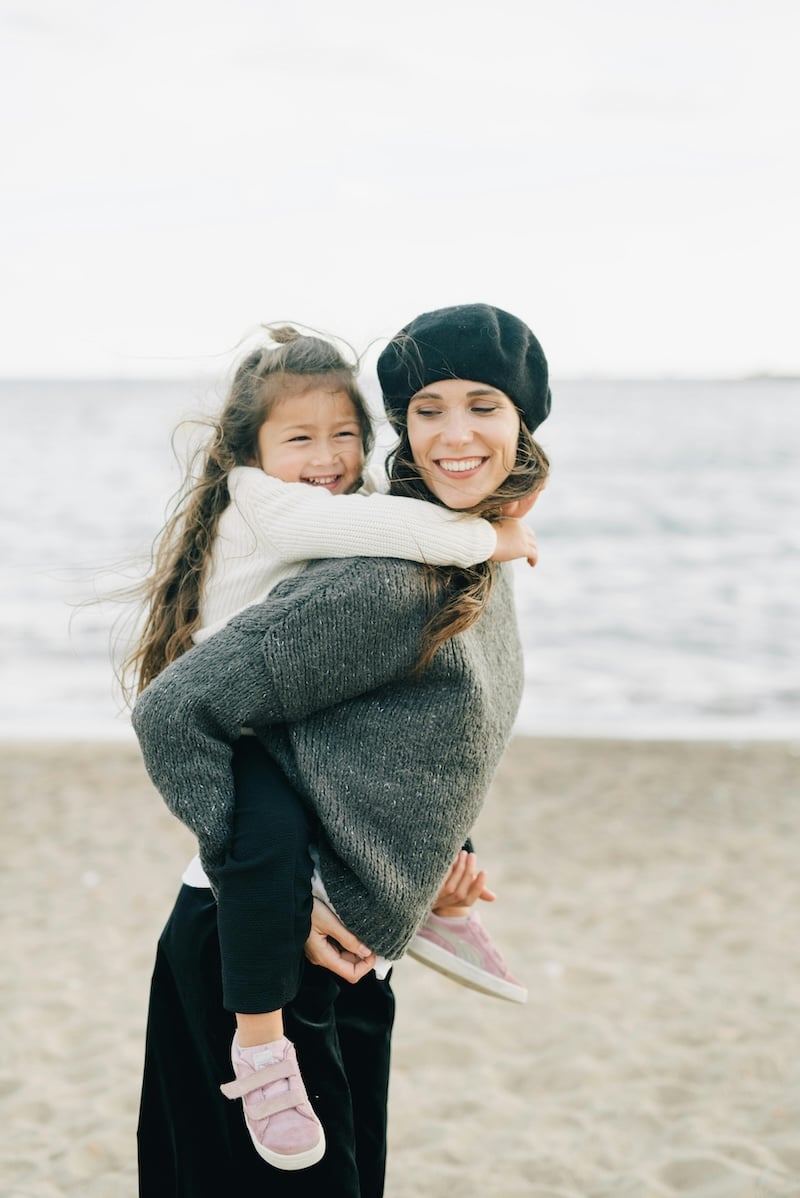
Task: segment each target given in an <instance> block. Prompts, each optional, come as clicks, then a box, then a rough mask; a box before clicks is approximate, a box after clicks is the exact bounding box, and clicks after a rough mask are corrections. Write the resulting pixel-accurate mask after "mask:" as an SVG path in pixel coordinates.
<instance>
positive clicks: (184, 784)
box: [133, 558, 522, 958]
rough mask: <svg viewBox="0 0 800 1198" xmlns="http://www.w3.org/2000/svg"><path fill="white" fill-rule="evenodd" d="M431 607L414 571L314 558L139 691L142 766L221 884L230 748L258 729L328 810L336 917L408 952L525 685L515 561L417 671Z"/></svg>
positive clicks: (326, 871) (303, 789)
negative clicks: (513, 583) (469, 620)
mask: <svg viewBox="0 0 800 1198" xmlns="http://www.w3.org/2000/svg"><path fill="white" fill-rule="evenodd" d="M430 614H431V608H430V601H429V600H428V599H427V598H426V589H425V587H424V584H423V568H422V567H421V566H419V565H417V564H416V563H414V562H406V561H397V560H394V559H378V558H351V559H344V560H337V561H322V562H317V563H315V564H313V565H312V566H310V567H309V568H308V569H307V570H306V571H305V572H304V573H303V574H301V575H300V576H298V577H297V578H293V579H290V580H288V581H286V582H284V583H281V585H280V586H279V587H277V588H276V589H275V590H274V591H273V592H272V594H271V595H270V598H269V600H268V601H267V602H266V603H263V604H258V605H256V606H254V607H250V608H248V609H247V610H246V611H244V612H242V613H241V614H240V615H238V616H236V617H235V618H234V619H233V620H232V621H231V622H230V623H229V624H228V625H227V626H226V627H225V628H223V629H222V630H221V631H220V632H217V633H215V635H214V636H212V637H211V638H210V639H209V640H207V641H205V642H204V643H203V644H201V645H197V646H195V648H193V649H191V650H190V651H189V652H188V653H186V654H185V655H184V656H183V657H181V658H180V659H179V660H178V661H176V662H174V663H173V664H172V665H171V666H168V667H167V669H166V670H164V671H163V673H162V674H160V675H159V677H158V678H156V679H155V681H154V682H152V683H151V684H150V685H149V686H148V687H147V689H146V690H145V691H143V692H142V694H141V696H140V697H139V699H138V701H137V703H136V706H135V709H134V712H133V725H134V728H135V730H136V733H137V735H138V737H139V742H140V744H141V748H142V753H143V755H144V761H145V765H146V767H147V770H148V772H149V774H150V777H151V778H152V780H153V782H154V783H155V785H156V787H157V788H158V790H159V791H160V792H161V794H162V796H163V797H164V799H165V801H166V803H167V805H168V806H169V808H170V810H171V811H172V812H173V813H174V814H175V815H176V816H178V818H179V819H181V820H182V821H183V822H184V823H186V824H187V825H188V826H189V827H190V828H191V829H192V831H193V832H194V833H195V834H196V835H197V838H198V842H199V846H200V856H201V860H202V862H203V866H204V868H205V869H206V872H207V873H208V874H209V877H210V878H211V880H212V884H213V881H214V871H215V866H217V865H218V864H219V863H220V862H221V860H222V859H223V858H224V855H225V852H226V849H227V847H228V845H229V842H230V837H231V828H232V813H233V805H234V790H233V779H232V774H231V769H230V760H231V745H232V743H233V742H234V741H235V740H236V739H237V738H238V736H239V735H240V730H241V728H242V727H250V728H253V729H254V730H255V731H256V734H257V735H258V736H259V738H260V740H261V741H262V743H263V744H264V745H265V747H266V748H267V750H268V751H269V753H270V754H271V755H272V756H273V758H274V759H275V760H276V761H277V762H278V764H279V765H280V766H281V768H282V769H283V770H284V772H285V774H286V776H287V777H288V779H289V780H290V782H291V783H292V784H293V785H294V786H295V787H296V788H297V790H298V791H299V793H300V794H301V795H302V796H303V797H304V798H305V799H306V800H307V801H308V802H310V804H311V805H312V806H313V808H314V810H315V811H316V813H317V815H318V817H319V821H320V835H319V851H320V869H321V873H322V878H323V881H324V883H325V886H326V888H327V891H328V894H329V895H330V898H331V902H332V903H333V904H334V906H335V908H336V911H337V912H338V914H339V916H340V918H341V919H342V921H343V922H344V924H345V925H346V926H347V927H349V928H350V930H351V931H352V932H353V933H354V934H355V935H356V936H358V937H359V938H360V939H361V940H362V941H363V942H364V943H365V944H368V945H369V946H370V948H372V949H373V950H374V951H375V952H377V953H380V954H382V955H384V956H387V957H389V958H397V957H399V956H400V955H402V952H403V950H404V949H405V947H406V945H407V944H408V942H409V940H410V939H411V937H412V935H413V933H414V930H415V929H416V927H417V925H418V923H419V922H420V920H421V919H422V918H423V917H424V915H425V912H426V911H427V909H428V907H429V906H430V903H431V900H432V898H433V897H434V895H435V894H436V892H437V890H438V888H439V886H440V884H441V881H442V878H443V877H444V874H445V873H446V872H447V869H448V866H449V865H450V863H451V861H452V860H453V858H454V856H455V854H456V853H457V852H458V849H459V848H460V847H461V845H462V843H463V841H464V839H465V837H466V836H467V835H468V833H469V831H470V829H471V828H472V826H473V824H474V822H475V819H476V817H477V815H478V812H479V811H480V808H481V806H482V804H483V800H484V797H485V795H486V792H487V790H488V787H489V783H490V781H491V778H492V775H493V773H494V771H495V768H496V766H497V763H498V761H499V759H500V756H501V754H502V752H503V749H504V747H505V745H506V743H507V740H508V738H509V735H510V733H511V728H512V724H513V721H514V717H515V715H516V712H517V708H518V705H519V700H520V696H521V690H522V656H521V651H520V645H519V637H518V633H517V625H516V618H515V613H514V607H513V601H512V597H511V589H510V578H509V572H508V568H507V567H501V568H499V569H497V577H496V581H495V586H494V589H493V591H492V595H491V597H490V600H489V603H488V604H487V607H486V609H485V611H484V612H483V614H482V615H481V617H480V619H479V620H478V621H477V622H476V624H475V625H474V626H473V627H472V628H471V629H469V630H468V631H467V632H466V633H463V634H461V635H460V636H457V637H453V638H452V639H451V640H450V641H448V642H447V643H446V644H445V645H443V646H442V647H441V648H440V650H439V652H438V653H437V654H436V657H435V658H434V660H433V663H432V664H431V666H430V667H429V668H428V669H427V670H426V671H425V673H424V675H423V676H422V677H420V678H413V677H411V676H410V670H411V668H412V667H413V665H414V663H415V662H416V660H417V657H418V654H419V646H420V637H421V632H422V629H423V627H424V625H425V623H426V621H427V619H428V617H429V615H430Z"/></svg>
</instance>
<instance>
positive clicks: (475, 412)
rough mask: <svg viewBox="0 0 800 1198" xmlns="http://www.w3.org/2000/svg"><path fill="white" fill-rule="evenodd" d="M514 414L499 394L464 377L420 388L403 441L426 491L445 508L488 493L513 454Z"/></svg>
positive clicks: (504, 474)
mask: <svg viewBox="0 0 800 1198" xmlns="http://www.w3.org/2000/svg"><path fill="white" fill-rule="evenodd" d="M518 438H519V413H518V412H517V409H516V408H515V406H514V404H513V403H512V402H511V400H510V399H509V398H508V396H507V395H506V394H505V393H504V392H503V391H498V390H497V389H496V388H495V387H490V386H489V385H488V384H487V383H478V382H472V381H470V380H469V379H443V380H442V381H441V382H438V383H431V384H430V386H428V387H423V389H422V390H421V391H418V392H417V394H416V395H414V396H413V397H412V399H411V403H410V404H409V406H408V439H409V443H410V445H411V452H412V453H413V455H414V462H415V463H416V465H417V466H418V467H419V471H420V474H421V475H422V478H423V479H424V481H425V483H426V485H427V487H428V490H429V491H432V492H433V494H434V495H435V496H436V498H437V499H441V501H442V503H444V504H446V506H447V507H449V508H455V509H456V510H460V509H462V508H469V507H472V506H473V505H474V504H476V503H479V502H480V501H481V500H482V499H485V498H486V497H487V495H492V494H493V493H494V492H495V491H496V490H497V488H498V487H499V486H500V484H501V483H502V482H504V481H505V479H506V478H507V477H508V475H509V474H510V472H511V470H512V469H513V467H514V462H515V460H516V455H517V441H518Z"/></svg>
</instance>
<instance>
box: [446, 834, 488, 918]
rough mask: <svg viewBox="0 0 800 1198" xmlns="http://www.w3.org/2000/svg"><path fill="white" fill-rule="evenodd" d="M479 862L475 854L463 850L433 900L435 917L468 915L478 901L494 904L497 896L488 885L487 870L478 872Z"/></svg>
mask: <svg viewBox="0 0 800 1198" xmlns="http://www.w3.org/2000/svg"><path fill="white" fill-rule="evenodd" d="M477 862H478V859H477V857H476V856H475V854H474V853H468V852H467V851H466V849H462V850H461V852H460V853H459V854H458V856H457V857H456V859H455V861H454V862H453V864H452V865H451V866H450V869H449V870H448V871H447V877H446V878H445V880H444V882H442V888H441V890H440V891H439V893H438V894H437V896H436V898H435V899H434V900H433V905H432V907H431V910H432V911H433V913H434V915H444V916H445V917H446V916H448V915H467V914H468V913H469V908H470V907H472V906H473V905H474V904H475V903H476V902H477V901H478V899H482V900H483V902H485V903H493V902H494V900H495V899H496V898H497V895H496V894H495V892H494V891H493V890H489V888H488V887H487V885H486V880H487V877H488V874H487V873H486V870H485V869H481V870H476V868H475V866H476V865H477Z"/></svg>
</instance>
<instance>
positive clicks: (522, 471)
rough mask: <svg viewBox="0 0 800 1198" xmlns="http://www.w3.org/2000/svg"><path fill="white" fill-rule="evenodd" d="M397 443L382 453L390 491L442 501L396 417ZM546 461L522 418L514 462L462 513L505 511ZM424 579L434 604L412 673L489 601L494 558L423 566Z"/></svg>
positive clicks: (533, 484) (534, 486)
mask: <svg viewBox="0 0 800 1198" xmlns="http://www.w3.org/2000/svg"><path fill="white" fill-rule="evenodd" d="M395 427H396V429H397V432H398V434H399V438H400V440H399V443H398V444H397V446H396V447H395V448H394V449H393V450H392V451H391V453H390V454H389V456H388V458H387V459H386V469H387V471H388V474H389V479H390V487H389V490H390V493H391V494H392V495H407V496H410V497H411V498H412V499H425V500H427V501H428V502H429V503H437V504H439V506H440V507H443V506H445V505H444V504H442V502H441V500H440V499H438V498H437V497H436V496H435V495H434V494H433V492H432V491H430V490H429V489H428V487H427V486H426V484H425V483H424V481H423V480H422V477H421V475H420V472H419V469H418V467H417V465H416V463H415V462H414V457H413V454H412V452H411V444H410V442H409V439H408V430H407V428H406V426H405V423H403V422H400V421H399V420H397V419H396V418H395ZM549 472H550V462H549V459H548V457H547V454H546V453H545V451H544V450H543V449H542V447H541V445H539V444H538V442H537V441H534V439H533V437H532V435H531V433H530V431H529V430H528V428H527V427H526V425H525V424H524V422H523V420H522V419H521V418H520V427H519V436H518V438H517V450H516V456H515V460H514V465H513V466H512V468H511V470H510V471H509V473H508V475H507V477H506V478H505V479H504V481H503V482H502V483H501V484H500V486H499V487H498V488H497V490H496V491H495V492H494V493H493V494H491V495H488V496H487V497H486V498H485V499H482V500H481V501H480V503H476V504H475V506H474V507H471V508H467V509H465V512H464V514H465V515H471V516H482V517H483V518H484V519H485V520H489V521H494V520H498V519H500V518H501V517H502V515H503V511H502V508H503V505H504V504H506V503H511V502H512V501H513V500H516V499H525V498H526V497H527V496H529V495H532V494H533V493H534V492H535V491H538V490H539V489H540V488H541V487H543V486H544V485H545V483H546V482H547V477H548V474H549ZM423 568H424V570H425V581H426V585H427V587H428V593H429V596H430V599H431V603H432V606H433V607H434V609H435V610H434V615H433V616H432V617H431V618H430V620H429V621H428V623H427V625H426V626H425V629H424V631H423V636H422V649H421V652H420V656H419V660H418V661H417V664H416V668H415V673H416V674H421V673H422V672H423V670H425V669H426V668H427V667H428V666H429V665H430V663H431V661H432V660H433V657H434V655H435V654H436V652H437V650H438V649H439V647H440V646H441V645H443V644H444V642H445V641H448V640H450V638H451V637H454V636H457V635H458V634H459V633H460V632H466V630H467V629H468V628H471V627H472V625H473V624H474V623H475V622H476V620H477V619H478V618H479V617H480V615H481V612H482V611H483V609H484V607H485V606H486V604H487V603H488V601H489V596H490V594H491V592H492V587H493V585H494V579H495V571H496V563H495V562H478V563H477V565H475V566H468V567H460V566H424V567H423Z"/></svg>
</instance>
